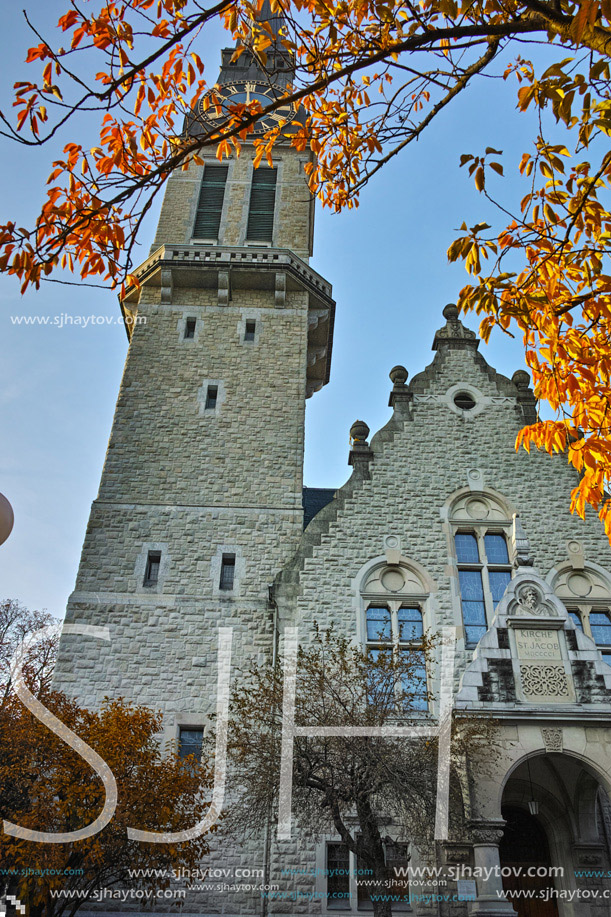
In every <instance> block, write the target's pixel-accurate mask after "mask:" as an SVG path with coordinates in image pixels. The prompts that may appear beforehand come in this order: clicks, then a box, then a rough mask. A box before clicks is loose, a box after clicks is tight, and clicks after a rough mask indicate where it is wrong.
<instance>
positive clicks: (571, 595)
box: [552, 562, 611, 665]
mask: <svg viewBox="0 0 611 917" xmlns="http://www.w3.org/2000/svg"><path fill="white" fill-rule="evenodd" d="M552 585H553V589H554V592H555V593H556V595H557V596H558V598H560V599H562V601H563V602H564V604H565V605H566V609H567V611H568V613H569V616H570V618H571V620H572V621H573V623H574V624H575V626H576V627H579V628H581V630H582V631H583V632H584V634H585V635H586V636H587V637H591V639H592V640H593V641H594V643H595V644H596V645H597V646H598V648H599V649H600V652H601V655H602V657H603V659H604V661H605V662H606V663H607V664H608V665H611V580H610V578H609V576H608V575H607V574H606V573H605V571H604V570H602V568H600V569H599V568H597V567H596V566H594V565H593V564H588V563H587V562H586V564H585V565H584V567H583V569H579V570H576V569H574V568H573V567H572V566H571V567H568V566H567V567H566V568H563V569H561V570H560V571H559V572H558V573H556V575H555V577H554V579H553V582H552Z"/></svg>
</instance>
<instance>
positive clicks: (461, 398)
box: [454, 392, 475, 411]
mask: <svg viewBox="0 0 611 917" xmlns="http://www.w3.org/2000/svg"><path fill="white" fill-rule="evenodd" d="M454 404H455V405H456V407H457V408H460V409H461V411H470V410H471V409H472V408H474V407H475V400H474V398H473V397H472V395H470V394H469V392H458V394H457V395H455V396H454Z"/></svg>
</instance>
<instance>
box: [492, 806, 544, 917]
mask: <svg viewBox="0 0 611 917" xmlns="http://www.w3.org/2000/svg"><path fill="white" fill-rule="evenodd" d="M502 815H503V818H504V819H505V821H506V825H505V830H504V832H503V837H502V839H501V842H500V844H499V855H500V860H501V869H502V870H503V888H504V889H505V891H506V892H509V895H508V898H509V900H510V901H511V904H512V905H513V908H514V910H515V911H517V913H518V917H558V907H557V905H556V901H555V900H553V899H551V900H548V901H546V900H545V897H546V896H545V894H544V892H545V889H547V888H550V886H551V887H553V879H551V878H550V870H551V866H552V861H551V857H550V851H549V843H548V840H547V835H546V833H545V831H544V829H543V827H542V825H541V824H540V822H539V821H538V819H537V818H536V817H535V816H534V815H531V814H530V812H528V810H526V809H522V808H518V807H517V806H506V807H504V808H503V810H502ZM508 870H511V874H509V875H505V872H507V871H508ZM528 872H530V873H535V875H528ZM537 873H538V875H537ZM521 892H524V897H522V895H521V894H520V893H521ZM530 894H532V895H533V896H537V897H533V898H529V897H526V896H528V895H530Z"/></svg>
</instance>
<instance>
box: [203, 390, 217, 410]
mask: <svg viewBox="0 0 611 917" xmlns="http://www.w3.org/2000/svg"><path fill="white" fill-rule="evenodd" d="M218 394H219V387H218V385H209V386H208V388H207V390H206V405H205V409H206V411H214V410H215V408H216V401H217V398H218Z"/></svg>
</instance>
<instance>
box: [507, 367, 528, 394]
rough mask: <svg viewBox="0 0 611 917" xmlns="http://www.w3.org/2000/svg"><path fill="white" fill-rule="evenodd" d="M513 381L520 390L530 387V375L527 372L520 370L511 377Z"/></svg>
mask: <svg viewBox="0 0 611 917" xmlns="http://www.w3.org/2000/svg"><path fill="white" fill-rule="evenodd" d="M511 381H512V382H513V384H514V385H515V387H516V388H519V389H524V388H528V386H529V385H530V376H529V375H528V373H527V372H526V371H525V370H523V369H518V370H516V372H515V373H514V374H513V376H512V377H511Z"/></svg>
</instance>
